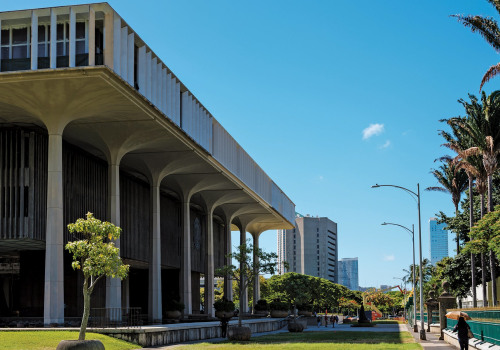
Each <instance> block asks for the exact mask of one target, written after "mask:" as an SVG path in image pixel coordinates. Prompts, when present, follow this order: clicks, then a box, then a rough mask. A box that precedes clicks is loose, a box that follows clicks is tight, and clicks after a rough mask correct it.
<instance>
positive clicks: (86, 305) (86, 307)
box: [78, 277, 92, 340]
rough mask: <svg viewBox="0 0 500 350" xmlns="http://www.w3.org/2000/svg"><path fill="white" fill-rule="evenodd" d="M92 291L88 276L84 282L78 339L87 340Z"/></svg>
mask: <svg viewBox="0 0 500 350" xmlns="http://www.w3.org/2000/svg"><path fill="white" fill-rule="evenodd" d="M90 293H92V292H91V291H90V290H89V288H88V277H86V278H85V280H84V282H83V316H82V324H81V326H80V334H79V335H78V340H85V332H86V331H87V323H88V321H89V315H90Z"/></svg>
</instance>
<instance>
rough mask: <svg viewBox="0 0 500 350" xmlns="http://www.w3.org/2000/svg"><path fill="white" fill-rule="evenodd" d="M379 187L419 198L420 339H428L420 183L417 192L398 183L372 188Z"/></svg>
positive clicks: (376, 186)
mask: <svg viewBox="0 0 500 350" xmlns="http://www.w3.org/2000/svg"><path fill="white" fill-rule="evenodd" d="M378 187H395V188H399V189H401V190H403V191H405V192H406V193H408V194H410V195H412V196H415V197H414V198H416V199H417V209H418V248H419V253H420V256H419V260H420V268H419V270H420V274H419V275H420V283H419V285H420V339H422V340H426V336H425V328H424V327H425V325H424V288H423V283H422V281H423V278H422V223H421V220H420V184H418V183H417V193H415V192H413V191H412V190H409V189H408V188H406V187H402V186H396V185H379V184H375V185H374V186H372V188H378Z"/></svg>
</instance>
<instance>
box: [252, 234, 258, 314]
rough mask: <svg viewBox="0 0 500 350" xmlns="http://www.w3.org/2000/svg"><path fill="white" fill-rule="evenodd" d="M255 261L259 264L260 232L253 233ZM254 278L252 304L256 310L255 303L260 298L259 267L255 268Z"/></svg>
mask: <svg viewBox="0 0 500 350" xmlns="http://www.w3.org/2000/svg"><path fill="white" fill-rule="evenodd" d="M252 238H253V261H254V262H256V263H257V264H258V263H259V256H258V255H257V252H258V251H259V235H258V234H253V235H252ZM254 276H255V278H254V280H253V301H252V305H253V307H254V310H255V305H256V304H257V301H258V300H259V299H260V280H259V271H258V269H256V270H254Z"/></svg>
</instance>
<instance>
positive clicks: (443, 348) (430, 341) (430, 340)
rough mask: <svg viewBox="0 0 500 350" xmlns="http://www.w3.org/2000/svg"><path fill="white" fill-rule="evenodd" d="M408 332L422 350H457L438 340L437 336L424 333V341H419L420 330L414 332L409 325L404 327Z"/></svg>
mask: <svg viewBox="0 0 500 350" xmlns="http://www.w3.org/2000/svg"><path fill="white" fill-rule="evenodd" d="M405 327H406V328H407V330H408V332H410V333H411V335H413V338H415V340H416V341H417V343H420V345H422V348H424V350H456V349H457V348H456V347H454V346H453V345H450V344H448V343H447V342H445V341H444V340H439V334H435V333H430V332H425V337H426V338H427V339H426V340H420V328H419V331H418V332H414V331H413V328H412V327H410V326H409V325H405Z"/></svg>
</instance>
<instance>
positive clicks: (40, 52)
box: [38, 44, 47, 57]
mask: <svg viewBox="0 0 500 350" xmlns="http://www.w3.org/2000/svg"><path fill="white" fill-rule="evenodd" d="M38 57H47V52H45V44H38Z"/></svg>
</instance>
